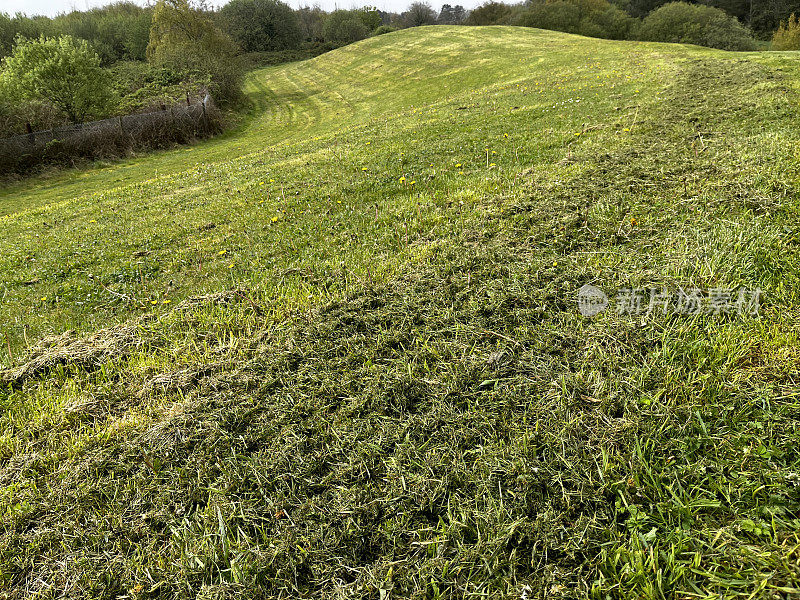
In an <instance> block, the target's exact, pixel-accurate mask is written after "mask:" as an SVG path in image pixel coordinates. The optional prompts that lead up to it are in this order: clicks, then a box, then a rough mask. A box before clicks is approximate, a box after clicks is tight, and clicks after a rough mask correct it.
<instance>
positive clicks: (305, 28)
mask: <svg viewBox="0 0 800 600" xmlns="http://www.w3.org/2000/svg"><path fill="white" fill-rule="evenodd" d="M295 14H296V15H297V21H298V25H299V27H300V34H301V35H302V36H303V39H304V40H305V41H306V42H321V41H323V39H324V38H323V35H322V28H323V27H324V26H325V20H326V19H327V16H328V15H327V13H326V12H325V11H323V10H322V9H321V8H320V7H319V6H314V7H309V6H303V7H301V8H299V9H298V10H297V11H295Z"/></svg>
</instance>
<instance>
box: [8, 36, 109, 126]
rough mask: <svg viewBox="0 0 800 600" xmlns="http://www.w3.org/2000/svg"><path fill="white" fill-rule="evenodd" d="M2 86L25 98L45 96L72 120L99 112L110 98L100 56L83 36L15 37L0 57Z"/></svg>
mask: <svg viewBox="0 0 800 600" xmlns="http://www.w3.org/2000/svg"><path fill="white" fill-rule="evenodd" d="M0 77H1V78H2V84H1V85H2V86H3V87H4V88H5V89H6V90H8V92H9V93H10V94H12V95H15V96H17V97H19V98H20V99H25V100H44V101H46V102H49V103H50V104H52V105H53V106H55V107H57V108H58V109H60V110H61V111H63V112H64V114H65V115H66V116H67V118H69V120H70V121H72V122H73V123H78V122H80V121H81V120H83V119H85V118H86V117H89V116H94V115H98V114H101V113H102V112H103V111H104V110H105V109H106V108H107V107H108V104H109V101H110V98H111V93H110V87H109V82H108V77H107V74H106V71H105V70H104V69H103V68H102V67H101V66H100V57H99V56H97V53H96V52H94V51H92V50H91V49H90V48H89V44H88V43H87V42H86V40H77V39H75V38H73V37H71V36H68V35H66V36H61V37H58V38H46V37H40V38H39V39H38V40H25V39H22V38H17V43H16V46H15V47H14V51H13V52H12V53H11V55H10V56H8V57H6V58H5V60H4V61H3V71H2V75H1V76H0Z"/></svg>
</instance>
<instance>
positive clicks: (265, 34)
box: [218, 0, 303, 52]
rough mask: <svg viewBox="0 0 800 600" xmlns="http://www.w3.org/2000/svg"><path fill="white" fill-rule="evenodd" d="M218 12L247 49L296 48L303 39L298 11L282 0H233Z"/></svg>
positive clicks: (248, 50) (225, 26) (222, 20)
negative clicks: (281, 0)
mask: <svg viewBox="0 0 800 600" xmlns="http://www.w3.org/2000/svg"><path fill="white" fill-rule="evenodd" d="M218 16H219V22H220V25H221V26H222V27H223V28H224V29H225V31H227V32H228V33H229V34H230V36H231V37H232V38H233V39H234V41H236V42H237V43H238V44H239V46H240V47H241V48H242V50H244V51H245V52H275V51H279V50H293V49H297V48H299V47H300V44H301V43H302V41H303V33H302V32H301V30H300V24H299V22H298V19H297V15H296V14H295V11H293V10H292V9H291V8H290V7H289V6H288V5H287V4H285V3H283V2H280V0H231V1H230V2H229V3H227V4H225V5H224V6H223V7H222V9H221V10H220V11H219V13H218Z"/></svg>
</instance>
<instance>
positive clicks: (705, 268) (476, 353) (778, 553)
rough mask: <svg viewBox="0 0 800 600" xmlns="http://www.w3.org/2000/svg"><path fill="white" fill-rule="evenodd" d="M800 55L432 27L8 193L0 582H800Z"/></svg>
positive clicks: (140, 589)
mask: <svg viewBox="0 0 800 600" xmlns="http://www.w3.org/2000/svg"><path fill="white" fill-rule="evenodd" d="M798 60H800V59H798V58H797V57H795V56H794V55H793V54H792V53H786V54H781V53H775V54H769V55H762V54H732V53H724V52H718V51H712V50H707V49H700V48H692V47H685V46H674V45H663V44H644V43H630V42H609V41H601V40H593V39H586V38H580V37H576V36H568V35H563V34H557V33H552V32H542V31H536V30H530V29H517V28H506V27H502V28H495V27H490V28H454V27H435V28H418V29H414V30H406V31H401V32H397V33H393V34H388V35H385V36H380V37H378V38H373V39H369V40H366V41H364V42H361V43H359V44H355V45H353V46H349V47H346V48H343V49H340V50H337V51H335V52H332V53H330V54H327V55H323V56H321V57H318V58H316V59H314V60H311V61H306V62H302V63H295V64H291V65H284V66H281V67H275V68H270V69H265V70H262V71H259V72H257V73H254V74H253V76H252V79H251V80H250V82H249V84H248V86H249V93H250V94H251V95H252V98H253V99H254V102H255V103H256V104H257V105H258V107H259V111H260V114H259V116H255V117H254V118H253V119H252V120H251V121H250V122H249V123H248V124H247V126H246V127H245V128H243V129H242V130H241V131H239V132H237V133H236V134H235V135H229V136H226V137H223V138H220V139H216V140H212V141H208V142H206V143H203V144H199V145H197V146H194V147H192V148H189V149H181V150H176V151H171V152H164V153H160V154H157V155H153V156H148V157H143V158H141V159H137V160H133V161H127V162H123V163H120V164H114V165H110V166H107V167H106V168H104V169H102V170H96V171H85V172H80V173H71V174H61V175H57V176H54V177H52V178H50V179H46V180H39V181H35V182H31V183H26V184H22V185H20V186H18V187H16V188H13V189H7V190H5V192H4V193H3V196H2V197H1V198H0V210H2V211H3V213H4V216H3V217H0V223H2V226H3V235H2V237H1V238H0V272H2V273H3V303H2V305H0V323H2V324H3V330H2V333H3V334H4V336H5V340H4V341H5V342H6V346H7V348H8V356H6V357H4V360H6V361H7V363H8V368H6V369H5V370H3V371H2V373H1V375H0V376H1V377H2V386H0V407H2V411H1V412H0V515H2V517H1V518H2V526H0V597H2V598H15V599H16V598H26V597H29V596H31V595H33V594H39V597H75V598H77V597H102V598H119V597H130V598H156V597H163V598H175V597H179V598H196V597H202V598H222V597H234V596H235V597H264V598H267V597H270V598H277V597H284V598H297V597H331V598H333V597H337V598H338V597H355V598H375V599H378V598H380V599H383V598H387V597H394V598H407V597H410V598H445V597H475V596H482V597H509V598H512V597H514V598H519V597H527V598H532V597H537V596H539V597H548V598H553V597H587V596H592V597H597V598H606V597H609V598H623V597H624V598H673V597H674V598H689V597H709V598H711V597H715V598H719V597H736V596H741V597H747V598H758V597H764V598H767V597H769V598H773V597H780V596H791V595H793V594H798V593H800V535H799V534H798V531H800V492H798V490H800V476H798V473H800V433H799V432H800V406H799V405H798V403H800V393H798V381H797V377H798V375H797V373H798V372H800V352H798V348H799V347H800V345H798V332H799V331H800V324H799V323H800V319H799V318H798V317H800V314H798V313H799V312H800V311H798V289H799V288H798V285H799V284H800V263H798V259H797V247H798V241H799V240H800V226H798V212H799V209H800V206H799V205H798V195H797V191H796V184H797V180H798V154H797V148H798V138H799V137H800V133H799V132H798V131H797V128H796V127H795V125H794V124H795V123H796V122H797V119H798V117H800V109H798V85H799V84H800V76H799V75H798V69H797V67H798ZM586 283H593V284H594V285H596V286H598V287H600V288H602V289H604V290H605V291H606V292H608V293H609V294H610V295H611V296H612V300H613V298H614V294H615V293H616V292H617V291H620V290H624V289H632V288H648V289H649V288H651V287H652V288H658V289H660V288H662V287H663V288H665V289H669V290H676V289H678V288H686V289H689V288H701V289H704V290H711V289H717V290H719V289H740V288H747V289H760V290H762V292H763V296H762V298H763V302H762V305H761V306H760V311H759V314H758V315H738V314H735V313H731V314H711V315H700V316H689V315H683V316H680V315H670V314H664V312H663V311H658V310H653V311H651V312H650V313H649V314H647V315H644V314H641V315H633V316H632V315H628V314H619V313H617V312H616V311H614V310H608V311H606V312H603V313H602V314H600V315H598V316H596V317H594V318H586V317H583V316H581V315H580V314H579V312H578V311H577V303H576V297H577V290H578V289H579V288H581V286H583V285H584V284H586ZM68 329H70V330H72V331H68V332H67V333H64V331H65V330H68ZM45 336H50V337H45Z"/></svg>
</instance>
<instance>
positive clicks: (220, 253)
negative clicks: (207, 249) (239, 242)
mask: <svg viewBox="0 0 800 600" xmlns="http://www.w3.org/2000/svg"><path fill="white" fill-rule="evenodd" d="M227 253H228V251H227V250H220V251H219V252H217V255H218V256H225V255H226V254H227Z"/></svg>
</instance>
